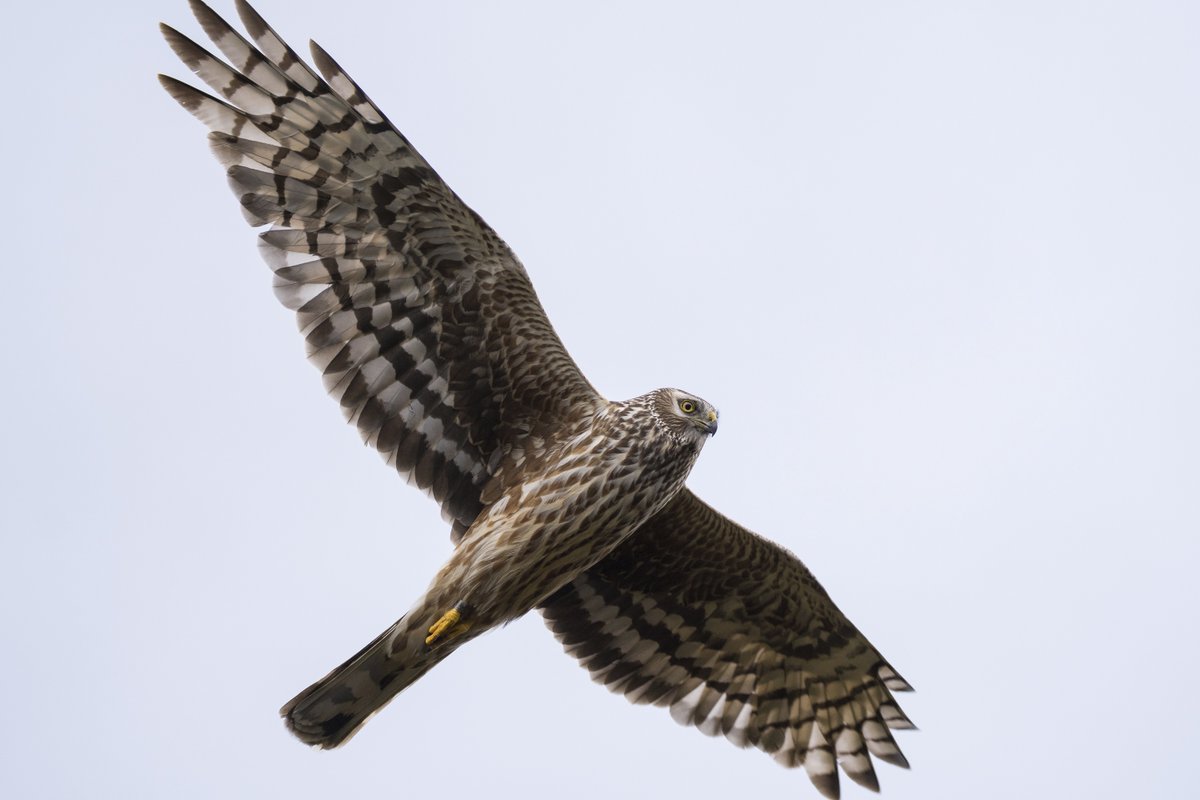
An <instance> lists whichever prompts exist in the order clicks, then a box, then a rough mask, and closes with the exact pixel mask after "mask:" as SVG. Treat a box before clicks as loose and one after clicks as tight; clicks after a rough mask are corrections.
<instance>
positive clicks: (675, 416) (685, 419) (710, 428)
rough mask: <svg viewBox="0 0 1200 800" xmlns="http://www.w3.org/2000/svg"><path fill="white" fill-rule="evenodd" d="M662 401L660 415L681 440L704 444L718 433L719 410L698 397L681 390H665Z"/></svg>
mask: <svg viewBox="0 0 1200 800" xmlns="http://www.w3.org/2000/svg"><path fill="white" fill-rule="evenodd" d="M661 401H662V402H661V405H660V407H659V413H660V414H661V415H662V416H663V418H664V422H666V423H667V426H668V427H669V428H671V430H672V431H673V432H674V433H675V434H676V435H678V436H680V437H681V438H683V439H685V440H691V441H695V442H696V443H697V444H703V442H704V440H705V439H707V438H708V437H709V436H712V435H713V434H715V433H716V432H717V410H716V409H715V408H713V407H712V405H711V404H710V403H708V402H706V401H704V400H702V399H700V398H699V397H696V395H694V394H688V393H687V392H684V391H681V390H679V389H664V390H663V392H662V397H661ZM664 406H665V407H664Z"/></svg>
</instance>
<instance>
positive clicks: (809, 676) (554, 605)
mask: <svg viewBox="0 0 1200 800" xmlns="http://www.w3.org/2000/svg"><path fill="white" fill-rule="evenodd" d="M542 613H543V615H544V616H545V618H546V621H547V624H548V625H549V626H550V628H551V630H553V631H554V633H555V635H557V636H558V638H559V639H560V640H561V641H562V643H563V645H564V647H565V648H566V650H567V652H568V653H570V654H571V655H574V656H575V657H576V658H578V659H579V660H580V662H581V663H582V664H583V666H585V667H587V669H588V670H589V671H590V672H591V674H592V677H593V679H595V680H596V681H598V682H600V683H603V684H605V685H606V686H608V687H609V688H610V689H612V690H613V691H614V692H619V693H622V694H625V695H626V696H627V697H628V698H629V699H630V700H632V701H633V702H636V703H653V704H655V705H660V706H666V707H668V708H669V709H670V711H671V716H672V717H674V718H675V719H676V720H677V721H678V722H680V723H683V724H690V725H694V726H696V727H698V728H699V729H700V730H701V731H703V732H704V733H707V734H709V735H711V736H716V735H724V736H726V737H727V738H728V739H729V740H730V741H732V742H733V743H734V744H737V745H739V746H741V747H750V746H753V747H757V748H758V749H760V750H763V751H765V752H766V753H769V754H770V755H772V756H773V757H774V758H775V760H776V761H778V762H779V763H781V764H783V765H785V766H788V767H799V766H801V765H803V766H804V767H805V769H806V770H807V772H808V774H809V777H810V778H811V779H812V781H813V783H814V784H815V785H816V786H817V788H818V789H820V791H821V792H822V793H823V794H825V795H826V796H828V797H837V796H838V793H839V786H838V772H837V764H839V763H840V764H841V766H842V769H843V771H845V773H846V774H847V775H848V776H849V777H850V778H852V779H853V780H854V781H856V782H858V783H860V784H862V785H863V786H866V787H868V788H870V789H873V790H876V791H877V790H878V788H879V783H878V781H877V779H876V777H875V770H874V767H873V766H872V763H871V758H870V756H871V755H873V756H875V757H876V758H878V759H880V760H882V761H887V762H889V763H892V764H897V765H899V766H902V767H907V766H908V762H907V761H906V760H905V758H904V756H903V754H901V752H900V749H899V748H898V747H897V746H896V743H895V741H894V740H893V739H892V735H891V732H890V729H896V728H911V727H912V723H910V722H909V720H908V718H907V717H906V716H905V715H904V713H903V712H902V711H901V710H900V707H899V706H898V705H897V704H896V701H895V699H894V698H893V696H892V693H893V692H900V691H909V690H910V687H909V685H908V684H907V683H906V682H905V681H904V680H903V679H902V678H901V677H900V676H899V675H898V674H896V672H895V671H894V670H893V669H892V668H891V666H889V665H888V663H887V662H886V661H884V659H883V657H882V656H880V654H879V652H878V651H877V650H876V649H875V648H874V647H872V646H871V644H870V642H868V641H867V640H866V638H865V637H863V635H862V634H861V633H859V632H858V630H857V629H856V628H855V627H854V626H853V625H852V624H851V623H850V621H849V620H848V619H846V617H845V616H844V615H843V614H842V613H841V611H839V610H838V608H837V607H836V606H835V605H834V604H833V601H832V600H830V598H829V595H828V594H826V593H825V590H824V589H822V588H821V586H820V584H818V583H817V581H816V579H815V578H814V577H813V576H812V573H810V572H809V571H808V570H807V569H806V568H805V567H804V565H803V564H801V563H800V561H799V560H797V559H796V557H795V556H793V555H792V554H791V553H788V552H787V551H786V550H784V549H783V548H781V547H779V546H777V545H774V544H772V543H771V542H768V541H766V540H765V539H762V538H760V537H758V536H756V535H754V534H753V533H751V532H750V531H747V530H746V529H745V528H742V527H741V526H739V525H737V524H735V523H733V522H731V521H730V520H728V519H727V518H725V517H724V516H722V515H721V514H719V513H717V512H716V511H714V510H713V509H711V508H709V507H708V506H707V505H705V504H704V503H702V502H701V501H700V500H699V499H698V498H696V496H695V495H693V494H692V493H691V492H690V491H688V490H687V489H684V490H683V491H682V492H680V494H679V495H678V496H676V498H675V499H674V500H672V501H671V503H670V504H669V505H668V506H667V507H666V508H665V509H663V511H661V512H659V514H658V515H656V516H655V517H653V518H652V519H651V520H650V521H649V522H647V523H646V524H645V525H644V526H642V528H640V529H639V530H638V531H637V532H635V533H634V534H633V536H632V537H630V538H629V539H628V540H627V541H626V542H624V543H623V544H621V545H620V546H618V547H617V549H616V550H615V551H613V553H612V554H611V555H609V556H608V557H607V558H606V559H605V560H603V561H601V562H600V563H599V564H597V565H596V566H594V567H593V568H592V569H590V570H589V571H587V572H585V573H584V574H583V575H581V576H580V577H578V578H576V579H575V581H574V582H572V583H571V584H569V585H568V586H567V587H565V588H564V589H562V590H561V591H559V592H558V593H557V594H555V595H554V596H553V597H551V598H550V600H549V601H547V602H546V604H545V605H544V607H543V608H542Z"/></svg>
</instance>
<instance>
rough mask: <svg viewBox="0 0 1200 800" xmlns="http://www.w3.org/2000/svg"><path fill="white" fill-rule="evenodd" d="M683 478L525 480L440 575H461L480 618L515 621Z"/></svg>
mask: <svg viewBox="0 0 1200 800" xmlns="http://www.w3.org/2000/svg"><path fill="white" fill-rule="evenodd" d="M684 477H686V475H680V476H678V478H675V476H669V475H637V476H619V477H618V476H614V475H611V474H607V475H599V476H592V477H590V478H589V479H586V480H584V481H582V482H578V483H574V484H570V483H566V482H563V483H561V484H560V485H555V484H553V483H549V484H546V485H543V486H541V487H538V486H536V485H530V486H527V487H525V488H524V490H523V491H518V492H513V493H512V494H511V495H510V496H509V497H507V498H506V501H507V502H505V501H502V502H500V503H497V504H496V506H495V507H493V509H489V511H488V512H485V513H486V516H485V517H484V518H483V519H481V520H479V521H478V522H477V523H476V525H475V526H473V528H472V530H471V531H470V532H469V533H468V535H467V536H466V538H465V539H464V541H463V544H462V545H461V546H460V547H459V549H458V551H456V552H455V554H454V556H453V557H452V558H451V560H450V562H449V563H447V565H446V567H445V568H444V569H443V573H450V574H445V577H446V578H448V579H450V580H455V579H457V580H461V583H462V585H461V592H462V596H463V600H464V601H465V602H466V603H467V604H468V605H469V606H470V607H471V608H472V609H473V611H474V613H475V614H477V615H478V616H479V617H480V618H481V620H486V621H487V622H490V623H491V624H496V623H499V622H503V621H507V620H510V619H513V618H515V617H518V616H520V615H521V614H524V613H525V612H526V611H528V610H529V609H531V608H533V607H534V606H536V605H537V604H538V603H540V602H541V601H542V600H544V599H545V598H546V597H549V596H550V595H551V594H553V593H554V592H555V591H557V590H558V589H560V588H561V587H563V586H565V585H566V584H567V583H569V582H570V581H572V580H573V579H574V578H575V577H576V576H577V575H579V574H580V573H581V572H583V571H584V570H586V569H588V568H589V567H591V566H592V565H593V564H595V563H596V562H598V561H599V560H601V559H602V558H604V557H605V556H606V555H608V554H609V553H610V552H611V551H612V550H613V548H615V547H616V546H617V545H619V544H620V543H621V542H622V541H623V540H624V539H625V538H626V537H628V536H629V535H630V534H631V533H633V532H634V531H635V530H637V528H638V527H640V526H641V524H642V523H643V522H645V521H646V520H647V519H649V517H650V516H652V515H653V514H654V513H656V512H657V511H658V510H659V509H660V508H662V506H663V505H665V504H666V503H667V501H668V500H670V499H671V497H673V496H674V495H675V493H676V492H677V491H679V489H680V488H682V486H683V478H684ZM456 562H458V563H456ZM441 577H442V576H439V579H440V578H441Z"/></svg>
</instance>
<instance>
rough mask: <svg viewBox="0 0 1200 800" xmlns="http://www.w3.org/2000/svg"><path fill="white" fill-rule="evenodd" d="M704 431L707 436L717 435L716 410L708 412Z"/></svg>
mask: <svg viewBox="0 0 1200 800" xmlns="http://www.w3.org/2000/svg"><path fill="white" fill-rule="evenodd" d="M704 432H705V433H707V434H708V435H709V436H716V435H717V412H716V411H709V412H708V423H707V424H706V425H705V426H704Z"/></svg>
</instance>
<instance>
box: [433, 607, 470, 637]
mask: <svg viewBox="0 0 1200 800" xmlns="http://www.w3.org/2000/svg"><path fill="white" fill-rule="evenodd" d="M470 628H471V623H469V622H463V621H462V612H460V611H459V610H458V609H457V608H452V609H450V610H449V611H447V612H446V613H445V614H442V616H441V618H440V619H438V621H437V622H435V623H433V625H431V626H430V628H429V635H428V636H426V637H425V644H427V645H431V644H433V643H434V642H436V641H437V640H438V639H441V638H443V637H445V638H448V639H453V638H454V637H455V636H458V635H460V634H463V633H466V632H467V631H468V630H470Z"/></svg>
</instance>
